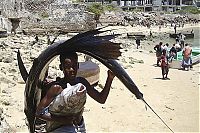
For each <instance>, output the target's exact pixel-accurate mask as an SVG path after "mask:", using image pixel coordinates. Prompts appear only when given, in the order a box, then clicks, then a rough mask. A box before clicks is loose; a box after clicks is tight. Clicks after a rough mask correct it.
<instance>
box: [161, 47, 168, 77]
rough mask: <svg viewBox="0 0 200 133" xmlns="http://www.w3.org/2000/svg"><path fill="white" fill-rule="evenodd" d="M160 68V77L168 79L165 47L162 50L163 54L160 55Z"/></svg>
mask: <svg viewBox="0 0 200 133" xmlns="http://www.w3.org/2000/svg"><path fill="white" fill-rule="evenodd" d="M161 70H162V79H168V77H167V75H168V72H169V64H168V59H167V54H166V50H165V49H164V50H163V54H162V55H161Z"/></svg>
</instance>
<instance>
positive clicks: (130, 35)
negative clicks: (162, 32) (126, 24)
mask: <svg viewBox="0 0 200 133" xmlns="http://www.w3.org/2000/svg"><path fill="white" fill-rule="evenodd" d="M127 37H128V38H139V39H143V38H145V35H144V34H142V32H136V33H134V32H131V33H127Z"/></svg>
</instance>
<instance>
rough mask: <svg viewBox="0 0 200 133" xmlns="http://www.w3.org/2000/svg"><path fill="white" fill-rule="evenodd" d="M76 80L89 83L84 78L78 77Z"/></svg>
mask: <svg viewBox="0 0 200 133" xmlns="http://www.w3.org/2000/svg"><path fill="white" fill-rule="evenodd" d="M76 79H77V81H78V82H87V80H86V79H85V78H84V77H77V78H76Z"/></svg>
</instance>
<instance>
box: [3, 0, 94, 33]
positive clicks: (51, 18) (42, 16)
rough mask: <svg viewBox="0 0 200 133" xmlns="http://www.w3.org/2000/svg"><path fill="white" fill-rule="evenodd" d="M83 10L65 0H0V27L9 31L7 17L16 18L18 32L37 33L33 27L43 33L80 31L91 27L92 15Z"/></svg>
mask: <svg viewBox="0 0 200 133" xmlns="http://www.w3.org/2000/svg"><path fill="white" fill-rule="evenodd" d="M85 9H86V6H85V5H79V4H73V3H72V2H70V1H68V0H48V1H46V0H32V1H30V0H0V12H1V14H2V15H1V14H0V17H1V16H2V17H1V18H4V19H5V20H6V21H4V19H2V20H1V21H0V27H1V28H6V30H7V31H8V32H11V30H12V29H13V27H12V25H13V24H12V22H11V20H13V19H14V20H15V19H18V20H19V21H20V23H19V26H18V27H17V29H16V30H17V31H18V32H19V31H22V30H25V31H30V32H31V31H36V32H37V30H36V29H38V30H40V31H42V30H43V31H44V32H48V31H49V32H51V31H52V32H53V31H57V30H62V31H64V32H82V31H86V30H90V29H94V28H95V26H96V24H95V21H94V19H93V18H94V15H93V14H91V13H88V12H86V11H85ZM6 25H7V26H6ZM14 28H15V27H14Z"/></svg>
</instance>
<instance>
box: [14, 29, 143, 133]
mask: <svg viewBox="0 0 200 133" xmlns="http://www.w3.org/2000/svg"><path fill="white" fill-rule="evenodd" d="M101 30H102V29H96V30H92V31H88V32H85V33H81V34H78V35H76V36H74V37H72V38H71V39H69V40H67V41H60V42H56V43H54V44H52V45H50V46H49V47H48V48H47V49H45V50H44V51H43V52H42V53H41V54H40V55H39V56H38V57H37V58H35V59H34V61H33V65H32V67H31V69H30V72H29V73H28V72H27V71H26V69H25V67H24V64H23V61H22V60H21V56H20V53H19V51H18V56H17V58H18V65H19V69H20V72H21V75H22V77H23V79H24V81H25V82H26V86H25V93H24V94H25V107H24V112H25V114H26V117H27V121H28V127H29V131H30V132H31V133H34V131H35V120H36V118H35V112H36V107H37V105H38V103H39V102H40V100H41V93H42V91H43V90H42V89H41V83H42V81H43V80H44V78H45V73H46V71H47V69H48V66H49V64H50V63H51V61H52V60H53V59H54V58H55V57H56V56H58V55H60V54H61V53H63V52H70V51H71V52H72V51H73V52H81V53H84V54H88V55H90V56H92V57H93V58H95V59H97V60H98V61H100V62H101V63H102V64H104V65H105V66H106V67H107V68H109V69H110V70H111V71H112V72H113V73H114V74H115V75H116V77H117V78H118V79H119V80H120V81H121V82H122V83H123V84H124V85H125V86H126V87H127V88H128V89H129V90H130V91H131V92H132V93H133V94H134V95H135V96H136V97H137V98H138V99H143V94H142V93H141V92H140V91H139V90H138V88H137V86H136V85H135V84H134V82H133V81H132V79H131V78H130V77H129V75H128V74H127V73H126V72H125V71H124V69H123V68H122V67H121V66H120V65H119V64H118V63H117V61H116V59H117V58H118V57H119V56H120V55H121V52H120V49H121V47H120V43H115V42H112V41H111V40H112V39H114V38H115V37H116V36H118V35H102V36H101V35H99V34H100V33H103V32H107V31H101Z"/></svg>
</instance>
